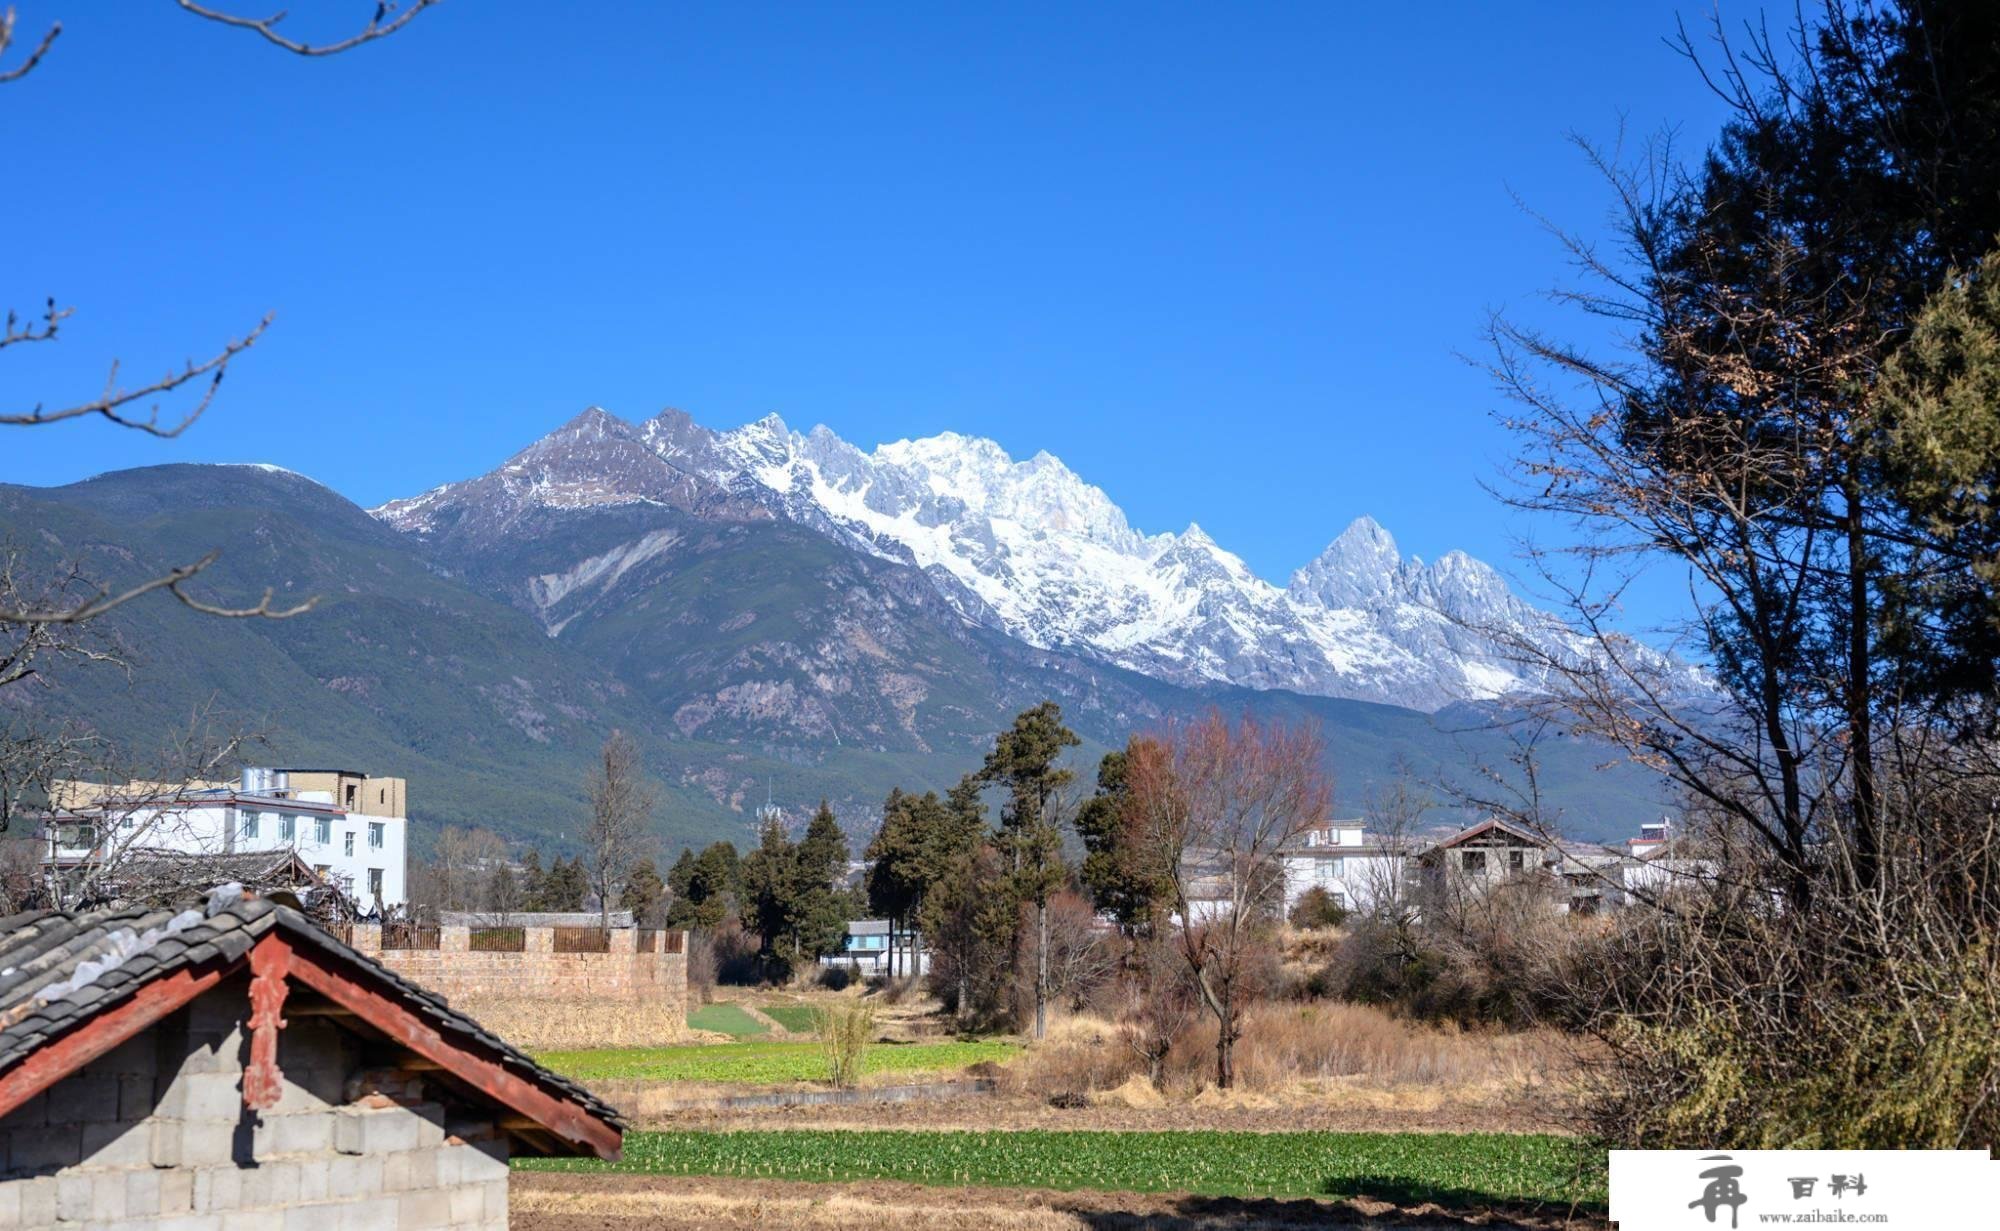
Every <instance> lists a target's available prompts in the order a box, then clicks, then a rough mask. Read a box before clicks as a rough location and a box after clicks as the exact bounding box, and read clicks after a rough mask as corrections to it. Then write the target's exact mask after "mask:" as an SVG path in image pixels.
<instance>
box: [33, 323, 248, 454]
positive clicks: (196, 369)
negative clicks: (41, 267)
mask: <svg viewBox="0 0 2000 1231" xmlns="http://www.w3.org/2000/svg"><path fill="white" fill-rule="evenodd" d="M270 325H271V317H270V315H269V314H268V313H267V314H266V315H265V317H264V319H263V320H261V321H258V322H257V327H256V328H255V329H252V330H251V331H250V332H249V333H247V334H244V335H243V336H242V337H240V338H237V339H235V340H234V341H232V342H230V343H228V344H227V345H225V346H224V347H223V348H222V350H221V352H220V353H218V354H216V355H215V356H213V357H212V358H210V359H208V360H206V361H204V362H202V363H194V362H192V361H190V362H189V363H188V365H187V367H186V368H184V369H182V370H181V371H180V372H178V373H168V374H167V375H165V376H163V377H161V378H160V379H158V380H156V381H154V382H153V383H152V384H150V385H145V386H143V387H141V388H138V389H120V388H119V387H118V365H117V364H116V363H113V364H112V365H111V374H110V375H109V376H108V377H106V378H105V381H104V392H103V393H101V394H99V395H98V396H97V397H96V398H94V399H92V400H91V401H88V402H80V403H78V404H77V405H75V406H66V407H63V408H62V409H60V410H49V409H47V408H46V407H44V406H40V405H37V406H36V407H35V408H34V409H33V410H30V411H27V412H26V413H23V414H0V427H36V426H39V425H40V424H44V423H61V422H63V421H64V420H66V419H81V418H84V417H86V416H89V415H101V416H102V417H104V418H106V419H109V420H110V421H111V422H113V423H116V424H117V425H118V426H120V427H129V428H132V429H134V430H135V431H141V432H145V433H147V434H148V435H151V436H160V437H164V438H168V439H171V438H172V437H175V436H178V435H180V434H181V433H182V432H185V431H186V430H187V429H188V428H189V427H191V426H193V424H194V421H195V420H196V419H199V418H201V416H202V413H203V412H204V411H206V410H207V409H208V405H209V403H210V402H213V401H214V400H215V391H216V390H217V389H219V388H220V387H221V386H222V377H223V374H224V373H225V372H227V371H228V369H229V361H230V360H232V359H234V358H236V356H238V355H240V354H242V353H243V352H244V351H246V350H249V349H250V348H251V347H252V346H255V345H256V344H257V339H258V338H260V337H262V336H263V334H264V330H266V329H268V328H269V327H270ZM202 376H207V377H208V378H209V381H208V387H207V388H206V389H204V390H203V391H202V395H201V400H200V401H199V402H196V403H195V405H194V409H192V410H190V411H188V412H187V413H186V414H184V415H182V416H181V418H180V421H179V422H177V423H172V424H163V423H161V422H160V408H159V407H158V406H157V405H155V406H153V407H152V408H151V410H150V411H149V412H148V413H147V415H146V417H145V418H143V419H141V418H138V417H137V416H135V415H132V414H128V413H127V411H126V407H128V406H130V405H132V404H133V403H134V402H138V401H142V400H144V399H146V398H149V397H157V396H158V395H160V394H163V393H171V392H173V391H174V390H176V389H179V388H180V387H181V386H182V385H185V384H187V383H189V382H190V381H193V380H196V379H198V378H200V377H202Z"/></svg>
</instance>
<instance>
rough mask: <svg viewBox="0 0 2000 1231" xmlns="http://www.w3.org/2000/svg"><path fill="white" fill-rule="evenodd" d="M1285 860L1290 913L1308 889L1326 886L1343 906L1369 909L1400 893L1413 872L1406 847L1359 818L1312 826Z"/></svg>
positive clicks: (1286, 893)
mask: <svg viewBox="0 0 2000 1231" xmlns="http://www.w3.org/2000/svg"><path fill="white" fill-rule="evenodd" d="M1283 859H1284V864H1285V913H1287V914H1290V913H1291V909H1292V907H1293V906H1296V905H1297V904H1298V901H1299V899H1300V898H1301V897H1304V896H1305V894H1306V891H1307V890H1309V889H1324V890H1326V891H1327V893H1329V894H1331V895H1332V896H1333V900H1334V901H1335V902H1337V903H1339V905H1340V906H1341V908H1342V909H1344V910H1351V911H1364V912H1365V911H1371V910H1374V909H1375V908H1376V907H1377V906H1380V905H1383V904H1385V903H1386V902H1388V901H1390V900H1392V898H1393V897H1394V896H1395V895H1398V894H1400V893H1401V892H1402V891H1403V890H1404V888H1405V887H1406V886H1407V884H1408V882H1407V880H1406V879H1405V878H1406V877H1408V876H1409V875H1410V874H1411V869H1410V868H1409V866H1408V864H1409V854H1408V851H1407V850H1406V849H1404V848H1403V847H1402V846H1400V845H1398V844H1397V843H1396V842H1395V841H1393V840H1391V839H1386V838H1382V837H1378V836H1374V835H1370V834H1369V833H1368V832H1367V830H1366V829H1365V827H1364V826H1363V825H1362V823H1361V822H1360V821H1358V820H1350V821H1338V820H1335V821H1324V822H1322V823H1320V824H1318V825H1315V826H1313V827H1312V828H1311V829H1308V830H1307V831H1306V832H1305V834H1304V836H1303V838H1302V840H1300V841H1298V842H1295V843H1292V844H1291V845H1290V846H1287V847H1286V848H1285V850H1284V854H1283Z"/></svg>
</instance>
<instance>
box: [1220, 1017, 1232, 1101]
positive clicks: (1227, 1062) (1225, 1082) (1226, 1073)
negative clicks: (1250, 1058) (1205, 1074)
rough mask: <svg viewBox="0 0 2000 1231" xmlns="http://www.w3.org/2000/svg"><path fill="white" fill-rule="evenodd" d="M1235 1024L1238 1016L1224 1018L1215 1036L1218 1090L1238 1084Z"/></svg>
mask: <svg viewBox="0 0 2000 1231" xmlns="http://www.w3.org/2000/svg"><path fill="white" fill-rule="evenodd" d="M1235 1024H1236V1015H1235V1014H1233V1013H1232V1014H1229V1015H1228V1016H1227V1017H1225V1018H1223V1020H1222V1028H1221V1030H1219V1031H1218V1032H1217V1033H1216V1036H1215V1085H1216V1088H1217V1089H1218V1090H1227V1089H1229V1088H1230V1087H1231V1086H1234V1085H1235V1084H1236V1038H1235V1032H1234V1029H1233V1027H1234V1026H1235Z"/></svg>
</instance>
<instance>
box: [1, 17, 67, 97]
mask: <svg viewBox="0 0 2000 1231" xmlns="http://www.w3.org/2000/svg"><path fill="white" fill-rule="evenodd" d="M61 33H62V23H61V22H56V23H55V24H54V25H51V26H50V27H49V32H48V33H47V34H44V35H42V41H41V42H40V43H38V44H36V46H35V49H34V50H33V51H31V52H29V53H28V58H27V59H25V60H23V61H21V62H20V63H19V64H16V65H15V66H14V67H12V68H10V69H6V70H0V85H6V84H7V83H8V82H10V81H19V80H20V79H21V78H23V77H25V76H27V75H28V74H29V73H32V72H34V71H35V65H37V64H40V63H41V62H42V57H43V56H45V55H47V54H48V51H49V48H50V47H51V46H53V45H54V44H55V41H56V36H57V35H59V34H61ZM13 41H14V10H13V9H12V8H11V7H10V8H8V10H7V11H6V12H4V13H0V55H5V54H6V52H7V48H8V46H9V45H10V44H12V43H13Z"/></svg>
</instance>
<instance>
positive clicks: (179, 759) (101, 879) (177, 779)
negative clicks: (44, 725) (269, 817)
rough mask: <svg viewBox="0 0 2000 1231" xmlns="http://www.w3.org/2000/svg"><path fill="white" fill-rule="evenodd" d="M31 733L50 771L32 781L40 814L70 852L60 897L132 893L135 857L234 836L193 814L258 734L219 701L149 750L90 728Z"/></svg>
mask: <svg viewBox="0 0 2000 1231" xmlns="http://www.w3.org/2000/svg"><path fill="white" fill-rule="evenodd" d="M30 742H31V743H34V744H36V755H38V756H39V757H40V758H41V761H40V765H41V767H42V769H41V773H42V774H43V775H44V776H43V777H41V779H40V780H39V781H37V782H35V783H33V784H32V790H33V793H34V794H36V795H38V796H40V797H41V798H43V799H45V800H46V801H47V808H46V811H45V812H43V813H42V814H41V817H40V819H42V820H44V822H45V826H46V831H47V833H46V836H47V838H48V840H49V843H50V849H51V851H52V853H53V852H55V851H58V850H60V851H63V852H66V853H65V854H64V857H63V858H62V859H61V860H60V862H59V864H58V866H57V867H55V868H52V870H51V876H50V894H51V897H52V898H53V900H54V901H55V903H56V904H57V905H58V906H62V907H65V908H69V907H77V906H87V905H91V904H95V903H99V902H105V901H111V900H114V899H118V898H121V897H125V896H129V894H130V892H131V891H133V890H134V889H135V886H134V885H133V883H132V877H133V875H134V872H133V868H134V866H135V865H137V864H139V863H141V862H143V861H145V860H148V859H150V858H154V857H156V856H157V855H158V854H159V853H160V852H163V851H165V852H187V851H189V849H190V848H191V847H200V846H202V845H203V844H204V843H205V844H206V847H207V848H208V849H207V850H206V853H208V854H215V855H220V854H223V853H224V852H225V851H226V850H227V847H228V838H227V836H226V835H220V836H216V835H204V834H203V833H202V832H201V830H200V827H201V825H202V822H201V821H199V820H197V818H196V817H195V814H196V813H197V812H207V811H210V810H212V809H213V804H212V803H211V802H208V801H204V800H202V799H200V798H198V797H196V796H195V795H193V794H192V792H193V791H195V790H197V789H199V788H201V787H204V786H216V785H223V779H226V778H227V777H229V776H230V771H231V770H232V769H233V768H234V766H235V765H236V763H237V762H238V760H239V759H240V758H241V755H242V751H243V748H244V747H245V745H246V744H248V743H249V742H251V737H249V736H246V735H244V734H243V733H242V731H241V730H240V729H238V728H236V727H235V726H233V725H232V723H231V721H230V720H229V719H228V718H227V717H226V716H224V715H222V714H221V713H220V712H219V711H218V709H217V708H216V707H215V706H214V705H213V704H210V705H208V706H204V707H203V708H202V709H200V710H197V711H196V712H195V713H194V714H193V715H191V716H190V718H189V719H188V720H187V722H186V723H185V724H183V725H181V726H179V727H177V728H176V729H175V730H173V731H172V732H170V733H169V735H168V736H167V737H166V738H165V739H163V740H162V741H160V745H159V747H158V748H157V749H156V750H154V751H152V752H150V753H146V754H141V755H134V754H133V753H132V752H131V751H130V750H129V749H124V748H118V747H114V746H112V745H110V744H108V743H107V742H105V741H103V740H99V739H95V738H92V737H87V736H71V737H65V738H60V739H55V740H46V739H39V740H31V741H30ZM161 868H162V870H163V872H165V873H167V874H170V875H178V873H175V872H172V870H171V869H168V868H166V866H165V865H161ZM136 888H141V889H143V888H144V887H143V886H138V887H136Z"/></svg>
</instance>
